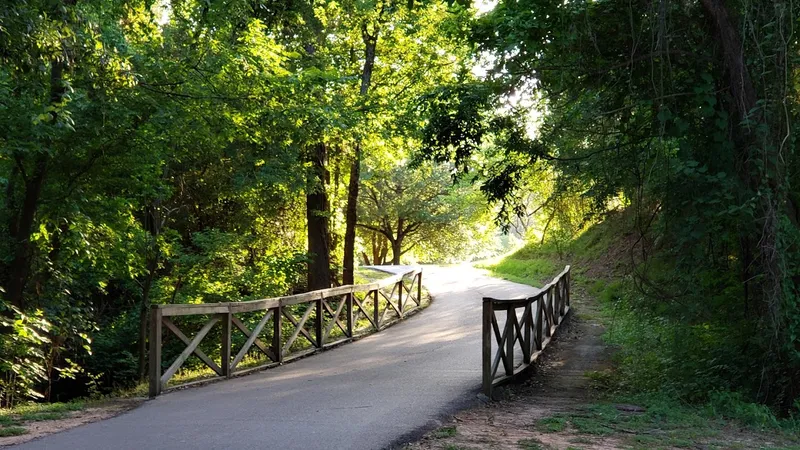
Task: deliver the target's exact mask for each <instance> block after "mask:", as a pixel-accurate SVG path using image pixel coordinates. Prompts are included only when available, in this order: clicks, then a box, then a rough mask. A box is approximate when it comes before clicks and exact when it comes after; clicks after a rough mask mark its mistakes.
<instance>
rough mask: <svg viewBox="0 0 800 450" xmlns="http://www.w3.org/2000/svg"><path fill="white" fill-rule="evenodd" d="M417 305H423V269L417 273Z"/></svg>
mask: <svg viewBox="0 0 800 450" xmlns="http://www.w3.org/2000/svg"><path fill="white" fill-rule="evenodd" d="M417 306H422V269H420V271H419V274H417Z"/></svg>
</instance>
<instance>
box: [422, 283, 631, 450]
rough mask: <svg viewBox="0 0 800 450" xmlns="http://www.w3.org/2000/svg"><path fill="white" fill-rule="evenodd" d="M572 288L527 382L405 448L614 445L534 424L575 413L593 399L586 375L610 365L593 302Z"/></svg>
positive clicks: (596, 446)
mask: <svg viewBox="0 0 800 450" xmlns="http://www.w3.org/2000/svg"><path fill="white" fill-rule="evenodd" d="M573 289H574V290H573V296H574V298H573V304H572V310H571V311H570V314H569V316H568V318H567V321H566V322H565V323H563V324H562V326H561V327H559V329H558V333H556V338H555V339H554V340H553V342H552V343H551V344H550V345H549V346H548V347H547V349H546V350H545V352H544V354H543V357H542V358H540V360H539V362H538V363H537V366H536V368H535V369H534V371H533V372H532V374H531V376H530V377H529V378H528V379H527V380H524V381H522V382H520V383H518V384H514V385H510V386H507V387H506V388H505V389H504V391H503V395H504V397H505V400H503V401H499V402H492V403H488V404H484V405H481V406H478V407H475V408H472V409H468V410H465V411H462V412H460V413H458V414H456V415H455V416H454V417H453V421H452V422H451V423H449V424H446V425H445V426H444V427H443V428H440V429H439V430H437V431H433V432H431V433H428V434H427V435H426V436H425V438H423V439H422V440H421V441H419V442H416V443H414V444H411V445H409V446H408V449H447V450H455V449H520V448H530V449H535V448H558V449H565V448H569V447H571V446H579V447H580V448H583V449H606V448H617V443H616V442H615V441H614V440H613V439H605V438H593V439H592V440H591V442H587V439H585V438H581V437H579V436H576V435H570V434H569V433H567V434H564V433H558V434H555V433H543V432H541V431H538V430H537V428H536V423H537V422H538V421H539V420H541V419H543V418H546V417H551V416H553V415H554V414H558V413H565V412H575V411H577V410H579V408H580V407H581V406H583V405H585V404H586V403H588V402H591V401H592V399H593V397H594V395H593V390H592V387H591V379H590V378H589V377H587V376H586V373H587V372H592V371H601V370H603V369H605V368H607V367H609V365H610V356H611V352H610V350H609V349H608V347H607V346H606V345H605V344H604V343H603V340H602V338H601V336H602V334H603V327H602V325H601V324H600V323H599V322H598V321H597V320H596V319H594V317H595V316H596V307H595V305H594V301H593V300H591V299H589V297H588V296H587V295H586V293H585V292H583V291H582V290H581V289H580V288H573Z"/></svg>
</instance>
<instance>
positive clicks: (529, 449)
mask: <svg viewBox="0 0 800 450" xmlns="http://www.w3.org/2000/svg"><path fill="white" fill-rule="evenodd" d="M517 445H518V446H519V448H521V449H523V450H544V449H545V448H547V447H544V446H543V445H542V443H541V442H539V441H537V440H536V439H522V440H520V441H519V442H517Z"/></svg>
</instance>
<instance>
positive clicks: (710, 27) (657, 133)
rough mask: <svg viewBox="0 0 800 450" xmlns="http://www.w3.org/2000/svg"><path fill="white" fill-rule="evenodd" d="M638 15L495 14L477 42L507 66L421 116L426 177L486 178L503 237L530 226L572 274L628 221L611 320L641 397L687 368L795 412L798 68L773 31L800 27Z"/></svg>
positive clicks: (784, 16)
mask: <svg viewBox="0 0 800 450" xmlns="http://www.w3.org/2000/svg"><path fill="white" fill-rule="evenodd" d="M633 8H634V7H633V6H631V4H630V3H626V2H624V1H615V0H612V1H604V2H582V1H575V2H567V3H564V2H553V1H550V0H522V1H502V0H501V1H500V2H499V3H498V4H497V6H496V7H495V8H494V9H493V10H492V11H491V12H490V13H488V14H485V15H483V16H481V17H479V18H477V19H476V21H475V22H474V23H473V26H472V27H471V29H470V34H469V37H470V39H471V40H472V41H473V42H474V43H475V44H476V46H477V49H478V52H485V53H488V54H491V55H492V57H493V59H491V64H492V67H490V68H489V69H488V70H487V73H486V76H485V79H484V82H483V83H460V84H458V85H457V86H454V87H448V88H442V89H439V90H438V91H436V94H435V95H431V96H430V97H428V98H427V99H426V100H427V105H428V106H427V107H428V108H429V109H430V110H431V111H434V112H435V115H436V116H437V117H436V118H433V119H431V120H429V121H428V122H426V128H425V129H424V131H425V136H426V137H425V139H424V142H425V144H426V146H425V155H424V157H423V159H425V158H427V159H432V160H434V161H450V162H452V163H453V164H454V165H455V166H456V167H458V168H459V169H461V170H462V171H466V170H467V169H468V168H470V167H477V168H478V169H477V170H479V171H481V172H482V173H483V174H484V176H485V177H486V181H485V182H484V183H483V190H484V193H485V194H486V195H487V198H488V199H489V200H490V201H495V202H498V203H499V205H500V206H499V209H500V220H502V221H504V222H505V223H506V224H508V225H509V226H511V227H515V226H516V225H519V224H520V223H521V222H528V223H527V227H523V228H527V230H533V231H534V233H532V234H533V235H528V236H526V237H528V238H532V237H536V238H538V239H539V240H542V241H544V242H545V243H546V242H547V239H542V237H545V238H548V236H549V239H550V240H551V242H552V244H553V245H554V246H555V247H556V249H555V250H556V253H557V254H558V256H560V257H562V258H563V257H564V256H565V255H567V254H572V255H579V256H583V255H580V254H579V253H576V252H574V251H571V250H570V249H569V248H568V247H570V246H573V244H571V242H574V240H575V239H576V238H578V239H581V238H580V237H579V235H580V233H581V232H582V231H583V228H584V227H585V225H586V224H587V223H589V222H591V221H592V220H594V219H597V218H602V217H603V216H604V215H606V213H607V212H608V211H609V210H612V209H616V208H619V207H627V208H628V209H629V211H631V212H630V216H629V217H630V225H631V226H630V227H629V228H628V229H625V230H620V231H622V232H623V233H625V234H626V235H628V237H629V238H630V239H629V240H627V241H624V242H619V244H622V247H623V248H622V249H621V250H620V252H619V253H617V254H616V255H614V258H612V260H611V261H608V262H610V263H613V264H616V263H617V262H618V261H620V260H621V259H622V256H623V254H622V253H623V252H625V253H627V255H625V256H627V258H628V259H629V260H630V261H631V263H630V264H629V265H632V266H634V267H635V270H634V273H633V274H632V276H631V279H630V280H628V281H627V285H626V287H625V289H626V290H627V291H629V293H626V295H625V297H626V298H625V300H624V301H625V303H626V304H625V305H623V306H620V307H619V308H617V309H619V310H628V311H632V313H631V314H632V316H633V317H632V319H631V321H629V324H630V326H627V325H626V326H624V327H626V328H627V329H626V330H625V332H623V333H621V334H622V335H629V336H634V335H637V336H641V337H642V352H641V353H640V354H637V355H628V356H627V357H626V356H623V358H624V359H626V360H630V361H631V364H632V365H635V364H641V365H643V367H640V369H641V371H640V372H641V373H640V376H637V377H636V378H637V379H638V380H640V382H637V383H641V384H642V385H644V384H648V383H649V386H650V387H649V388H653V386H655V385H658V384H659V383H660V382H661V381H665V382H668V378H669V377H667V376H664V375H663V374H664V373H666V372H669V371H671V370H672V369H670V367H673V368H674V367H680V368H681V369H683V370H682V373H683V375H682V376H679V377H678V378H679V379H680V380H681V381H682V382H685V383H686V384H687V386H688V389H687V392H688V391H691V392H694V393H695V394H696V395H698V396H700V397H702V396H703V395H706V394H707V393H708V389H709V388H710V387H712V386H714V385H717V386H720V387H724V388H731V389H735V390H741V391H746V392H748V394H747V395H750V396H752V398H753V399H757V400H759V401H762V402H766V403H768V404H770V405H771V406H773V407H775V408H778V409H780V410H782V411H784V412H788V411H789V410H790V409H791V407H792V404H793V403H794V400H795V399H796V398H798V395H800V391H798V389H797V386H800V383H799V382H798V380H800V359H799V358H798V355H800V353H799V352H798V349H800V347H798V345H797V343H798V336H800V334H798V333H797V330H798V329H799V328H798V323H800V322H799V321H800V315H799V314H798V313H797V312H798V304H799V303H800V300H798V299H799V298H800V297H798V286H797V283H798V279H797V277H796V276H795V274H796V273H797V267H798V261H800V248H798V246H797V242H798V237H800V235H799V234H798V233H800V217H798V214H797V211H798V210H800V207H798V205H800V203H798V199H800V196H798V186H800V185H798V181H799V179H798V171H797V170H796V168H797V167H800V165H798V152H797V149H796V143H797V139H796V137H795V133H792V132H790V131H789V130H790V129H791V124H793V123H796V122H797V117H798V114H800V108H798V105H800V103H799V102H798V101H797V99H798V98H799V97H798V96H797V92H798V88H800V83H798V79H800V78H798V76H797V75H798V73H800V72H798V67H800V58H799V57H798V55H800V53H798V52H797V42H795V41H791V40H786V39H782V38H780V37H778V36H779V35H780V33H779V32H775V30H776V29H787V28H792V27H794V26H796V18H797V17H800V10H799V9H798V5H796V4H784V3H780V6H776V7H775V8H764V7H763V5H761V4H759V3H758V2H750V1H733V2H717V1H714V0H711V1H704V2H695V3H691V4H686V5H684V4H681V5H679V4H677V3H669V4H668V3H664V2H657V1H651V2H646V3H644V4H641V5H638V6H637V8H639V9H638V10H636V11H634V10H633ZM642 11H646V12H644V13H642ZM723 36H724V37H723ZM644 41H647V42H650V43H652V45H650V46H643V45H640V44H641V43H642V42H644ZM765 48H768V49H770V51H764V49H765ZM677 55H680V57H677ZM778 55H786V56H785V57H784V56H778ZM788 55H791V56H788ZM764 67H770V68H772V69H771V70H769V71H765V70H763V68H764ZM510 98H513V99H514V101H511V102H509V101H508V100H509V99H510ZM787 99H788V100H787ZM779 130H781V131H779ZM542 180H547V181H546V182H543V181H542ZM531 194H532V195H531ZM561 199H567V200H566V201H565V203H566V205H558V204H557V203H558V201H559V200H561ZM513 215H517V216H519V219H515V218H513ZM530 222H533V223H530ZM553 223H555V224H556V226H555V228H554V229H551V226H552V224H553ZM527 230H526V231H527ZM545 230H546V231H547V232H546V233H545ZM537 234H538V235H537ZM601 234H602V233H601ZM543 235H544V236H543ZM581 247H583V248H585V249H586V250H585V251H586V253H591V252H593V251H591V250H588V246H581ZM598 247H600V248H602V247H603V246H602V245H600V246H598ZM634 317H635V320H637V321H638V322H639V324H638V325H637V324H636V323H635V322H633V320H634ZM636 327H638V328H639V329H638V330H637V329H635V328H636ZM635 340H636V338H634V337H631V338H630V340H629V341H628V343H629V344H634V343H635ZM645 348H647V349H645ZM658 349H664V351H659V350H658ZM681 349H684V350H682V351H683V352H685V353H686V355H685V358H684V359H683V360H681V359H679V358H678V356H679V353H680V352H681ZM637 359H639V361H638V362H634V361H635V360H637ZM645 362H647V364H645ZM644 366H646V367H649V368H652V369H653V370H652V371H651V372H649V373H648V371H646V370H645V369H644ZM661 368H663V369H665V370H664V371H662V370H660V369H661ZM681 369H675V370H674V372H675V374H676V375H678V372H681ZM648 370H649V369H648ZM651 376H652V377H651ZM676 384H678V383H676ZM642 387H644V386H642ZM703 391H705V394H702V392H703Z"/></svg>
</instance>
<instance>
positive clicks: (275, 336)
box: [272, 305, 283, 364]
mask: <svg viewBox="0 0 800 450" xmlns="http://www.w3.org/2000/svg"><path fill="white" fill-rule="evenodd" d="M282 333H283V306H281V305H278V307H277V308H275V312H274V313H273V314H272V352H273V353H274V354H275V362H276V363H279V364H280V363H282V362H283V346H281V334H282Z"/></svg>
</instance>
